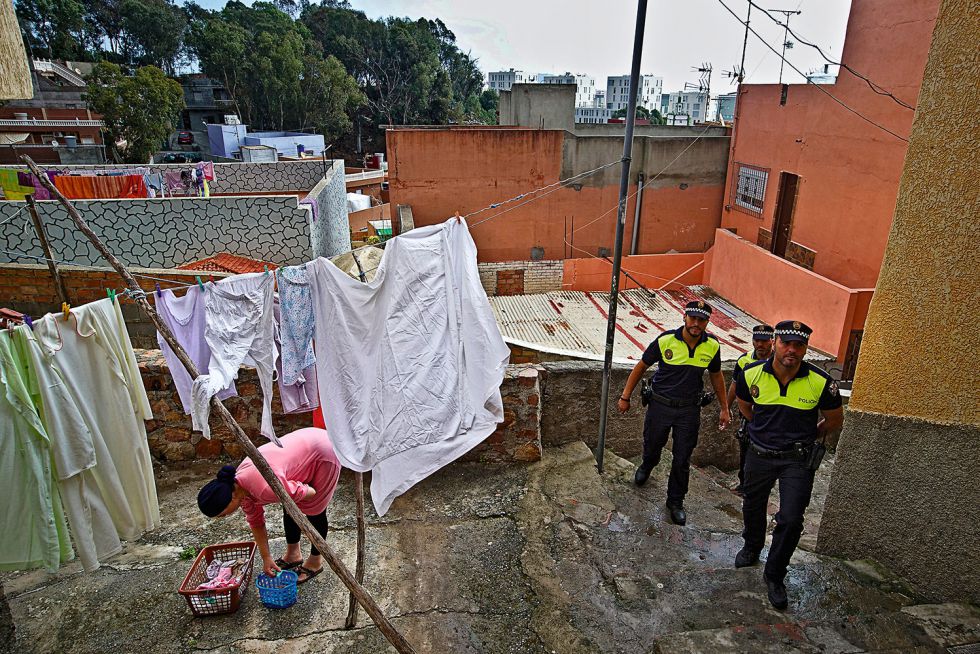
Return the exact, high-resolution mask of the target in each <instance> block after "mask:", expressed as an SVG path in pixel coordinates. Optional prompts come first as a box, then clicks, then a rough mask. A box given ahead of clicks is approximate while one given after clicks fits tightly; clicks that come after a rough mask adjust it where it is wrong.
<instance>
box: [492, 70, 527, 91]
mask: <svg viewBox="0 0 980 654" xmlns="http://www.w3.org/2000/svg"><path fill="white" fill-rule="evenodd" d="M536 81H537V75H535V74H534V73H525V72H524V71H523V70H514V69H513V68H511V69H510V70H498V71H495V72H492V73H488V74H487V86H488V87H489V88H491V89H493V90H494V91H497V92H498V93H499V92H500V91H509V90H510V87H511V86H513V85H514V84H533V83H534V82H536Z"/></svg>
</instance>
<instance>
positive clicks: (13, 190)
mask: <svg viewBox="0 0 980 654" xmlns="http://www.w3.org/2000/svg"><path fill="white" fill-rule="evenodd" d="M0 190H2V191H3V197H4V198H6V199H7V200H24V199H26V198H27V196H28V195H31V194H32V193H34V187H33V186H29V185H24V184H21V181H20V177H19V176H18V173H17V171H16V170H14V169H13V168H0Z"/></svg>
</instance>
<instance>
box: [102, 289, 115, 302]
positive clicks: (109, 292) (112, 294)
mask: <svg viewBox="0 0 980 654" xmlns="http://www.w3.org/2000/svg"><path fill="white" fill-rule="evenodd" d="M105 294H106V295H108V296H109V299H110V300H112V302H115V301H116V292H115V291H114V290H113V289H111V288H107V289H106V290H105Z"/></svg>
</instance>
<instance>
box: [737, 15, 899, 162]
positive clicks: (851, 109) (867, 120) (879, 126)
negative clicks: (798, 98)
mask: <svg viewBox="0 0 980 654" xmlns="http://www.w3.org/2000/svg"><path fill="white" fill-rule="evenodd" d="M718 4H720V5H721V6H722V7H724V8H725V10H726V11H727V12H728V13H729V14H731V15H732V18H734V19H735V20H737V21H738V22H739V23H741V24H742V25H745V21H744V20H742V19H741V18H739V17H738V14H736V13H735V12H734V11H732V8H731V7H729V6H728V5H727V4H725V0H718ZM746 27H748V26H746ZM748 30H749V31H750V32H752V34H754V35H755V37H756V38H757V39H759V40H760V41H762V44H763V45H764V46H766V47H767V48H769V49H770V50H772V51H773V52H774V53H775V54H776V56H777V57H779V58H780V59H782V60H783V61H784V62H786V65H787V66H789V67H790V68H792V69H793V70H795V71H796V72H797V73H799V74H800V75H801V76H802V77H803V78H804V79H806V82H807V84H812V85H813V86H814V87H815V88H816V89H818V90H819V91H820V92H821V93H823V94H824V95H826V96H827V97H828V98H830V99H831V100H833V101H834V102H836V103H837V104H839V105H840V106H842V107H844V108H845V109H847V110H848V111H850V112H851V113H852V114H854V115H855V116H857V117H858V118H860V119H861V120H863V121H865V122H866V123H870V124H871V125H874V126H875V127H877V128H878V129H880V130H881V131H883V132H887V133H889V134H891V135H892V136H894V137H895V138H897V139H898V140H899V141H902V142H903V143H908V142H909V140H908V139H907V138H905V137H902V136H899V135H898V134H896V133H895V132H893V131H892V130H890V129H888V128H887V127H885V126H884V125H882V124H881V123H877V122H875V121H874V120H872V119H871V118H868V117H867V116H865V115H864V114H862V113H861V112H860V111H858V110H857V109H854V108H852V107H851V106H849V105H848V104H847V103H845V102H844V101H843V100H841V99H840V98H838V97H837V96H835V95H833V94H832V93H831V92H830V91H828V90H827V89H825V88H823V85H822V84H817V83H816V82H814V81H813V80H811V79H809V78H808V77H807V76H806V75H805V74H804V73H803V71H801V70H800V69H799V68H797V67H796V66H794V65H793V63H792V62H791V61H790V60H789V59H787V58H786V57H783V56H782V55H780V54H779V51H777V50H776V49H775V48H774V47H772V46H771V45H770V44H769V42H768V41H766V40H765V39H764V38H762V36H760V35H759V33H758V32H756V31H755V30H754V29H752V28H751V27H748Z"/></svg>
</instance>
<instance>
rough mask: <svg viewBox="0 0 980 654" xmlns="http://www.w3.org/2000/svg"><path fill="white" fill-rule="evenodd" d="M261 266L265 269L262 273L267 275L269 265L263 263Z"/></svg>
mask: <svg viewBox="0 0 980 654" xmlns="http://www.w3.org/2000/svg"><path fill="white" fill-rule="evenodd" d="M262 268H264V269H265V273H264V274H266V275H268V274H269V266H268V265H265V266H262Z"/></svg>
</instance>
